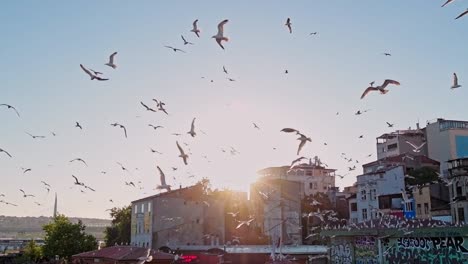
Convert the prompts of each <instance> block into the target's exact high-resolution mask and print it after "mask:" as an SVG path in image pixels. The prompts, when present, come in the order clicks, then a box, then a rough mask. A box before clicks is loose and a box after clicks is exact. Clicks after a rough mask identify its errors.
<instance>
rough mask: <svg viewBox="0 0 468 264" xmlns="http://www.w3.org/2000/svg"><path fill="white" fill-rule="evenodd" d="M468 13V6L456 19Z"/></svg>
mask: <svg viewBox="0 0 468 264" xmlns="http://www.w3.org/2000/svg"><path fill="white" fill-rule="evenodd" d="M466 14H468V8H467V9H466V11H464V12H463V13H461V14H460V15H458V16H457V17H456V18H455V19H459V18H460V17H462V16H464V15H466Z"/></svg>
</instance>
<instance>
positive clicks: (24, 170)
mask: <svg viewBox="0 0 468 264" xmlns="http://www.w3.org/2000/svg"><path fill="white" fill-rule="evenodd" d="M28 171H31V169H26V168H24V169H23V174H25V173H26V172H28Z"/></svg>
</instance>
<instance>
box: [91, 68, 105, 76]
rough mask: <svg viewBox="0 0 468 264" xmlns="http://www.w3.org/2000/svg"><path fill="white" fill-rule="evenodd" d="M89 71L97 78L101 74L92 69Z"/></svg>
mask: <svg viewBox="0 0 468 264" xmlns="http://www.w3.org/2000/svg"><path fill="white" fill-rule="evenodd" d="M89 70H90V71H92V72H93V73H94V75H96V76H98V75H99V74H102V72H98V71H95V70H93V69H89Z"/></svg>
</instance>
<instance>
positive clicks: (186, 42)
mask: <svg viewBox="0 0 468 264" xmlns="http://www.w3.org/2000/svg"><path fill="white" fill-rule="evenodd" d="M180 37H181V38H182V40H183V41H184V45H187V44H190V45H193V43H192V42H188V41H187V40H185V38H184V36H183V35H180Z"/></svg>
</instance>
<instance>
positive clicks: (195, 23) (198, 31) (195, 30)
mask: <svg viewBox="0 0 468 264" xmlns="http://www.w3.org/2000/svg"><path fill="white" fill-rule="evenodd" d="M197 23H198V19H195V21H193V29H192V30H190V32H193V33H195V35H197V37H200V32H201V31H200V29H198V25H197Z"/></svg>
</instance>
